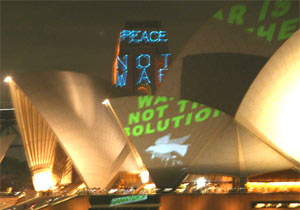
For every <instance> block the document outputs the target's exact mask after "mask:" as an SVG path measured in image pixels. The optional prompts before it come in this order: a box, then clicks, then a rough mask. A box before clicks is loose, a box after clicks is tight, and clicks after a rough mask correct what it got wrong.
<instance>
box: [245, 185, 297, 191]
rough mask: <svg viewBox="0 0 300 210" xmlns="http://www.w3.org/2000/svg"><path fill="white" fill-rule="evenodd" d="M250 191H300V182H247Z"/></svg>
mask: <svg viewBox="0 0 300 210" xmlns="http://www.w3.org/2000/svg"><path fill="white" fill-rule="evenodd" d="M246 188H247V191H248V192H263V193H269V192H300V182H247V184H246Z"/></svg>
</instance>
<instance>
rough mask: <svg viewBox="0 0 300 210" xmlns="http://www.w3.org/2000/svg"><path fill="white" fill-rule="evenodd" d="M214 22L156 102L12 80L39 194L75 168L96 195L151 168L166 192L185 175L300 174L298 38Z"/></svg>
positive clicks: (95, 83) (59, 77) (87, 84)
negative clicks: (279, 38)
mask: <svg viewBox="0 0 300 210" xmlns="http://www.w3.org/2000/svg"><path fill="white" fill-rule="evenodd" d="M216 17H217V19H218V18H220V17H221V16H220V15H219V16H216ZM217 19H216V18H214V19H211V20H210V21H209V22H208V23H207V24H204V25H203V26H202V27H201V28H200V29H199V30H198V31H197V32H196V33H195V34H194V36H193V37H192V38H191V40H189V41H188V43H187V44H186V45H185V47H184V49H183V50H182V51H181V53H180V54H179V55H177V57H176V58H175V59H174V60H173V62H172V64H171V65H170V71H169V73H168V75H167V76H166V78H165V80H164V81H163V83H162V85H161V86H160V87H159V89H158V91H157V92H156V93H154V95H152V96H130V95H129V94H128V93H126V91H123V90H121V89H118V88H113V87H112V85H111V84H109V83H108V82H106V81H104V80H99V79H96V78H95V77H93V76H91V75H86V74H82V73H75V72H67V71H63V72H58V71H56V72H42V73H40V72H39V73H28V74H23V75H19V76H18V75H15V76H14V77H13V81H12V82H10V90H11V96H12V99H13V104H14V107H15V112H16V118H17V121H18V125H19V129H20V131H21V135H22V139H23V143H24V145H25V150H26V156H27V160H28V164H29V167H30V169H31V171H32V176H33V183H34V184H35V187H36V189H37V190H43V189H47V188H49V186H45V187H44V188H40V189H39V188H38V187H37V186H38V185H39V184H38V183H39V182H41V180H43V178H45V177H46V178H48V179H50V180H52V185H55V184H58V183H60V184H63V183H70V182H71V181H70V180H71V178H70V177H71V174H72V170H73V169H74V170H75V171H76V173H77V174H78V175H79V177H80V178H81V180H82V181H83V182H84V183H85V184H86V186H87V187H101V188H106V187H107V186H108V185H109V183H110V182H111V181H112V180H113V178H114V177H115V176H116V175H117V174H118V173H119V172H121V171H126V172H141V171H143V170H146V169H147V170H148V171H149V173H150V176H151V178H152V180H153V182H154V183H155V184H156V186H157V187H162V188H164V187H173V188H175V187H176V186H178V185H179V184H180V182H181V181H182V180H183V179H184V178H185V176H186V175H187V174H219V175H226V176H234V177H240V178H241V179H246V178H247V177H249V176H251V175H256V174H263V173H268V172H274V171H280V170H286V169H293V170H295V171H298V172H299V169H300V165H299V162H300V153H299V147H300V142H299V139H300V135H299V131H298V127H299V126H298V123H297V121H298V119H299V118H300V111H299V108H298V107H299V106H300V100H299V95H300V54H299V43H300V31H299V30H298V31H297V32H295V33H294V34H293V35H292V36H291V37H290V38H289V39H288V40H286V41H285V42H284V43H283V45H282V46H280V44H279V43H277V44H276V43H275V44H274V43H273V44H272V43H268V42H266V41H264V40H261V39H257V37H253V35H252V34H247V33H245V32H244V31H242V29H241V28H237V27H235V26H233V25H226V24H224V23H223V22H220V21H219V20H217ZM105 99H109V102H107V103H106V104H102V102H103V101H104V100H105ZM42 176H43V178H40V177H42Z"/></svg>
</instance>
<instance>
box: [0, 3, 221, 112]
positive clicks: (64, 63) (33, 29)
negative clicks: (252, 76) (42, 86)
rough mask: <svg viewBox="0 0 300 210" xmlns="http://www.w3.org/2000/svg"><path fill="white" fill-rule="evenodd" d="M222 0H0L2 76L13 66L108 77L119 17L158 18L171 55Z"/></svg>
mask: <svg viewBox="0 0 300 210" xmlns="http://www.w3.org/2000/svg"><path fill="white" fill-rule="evenodd" d="M225 5H226V2H225V1H220V2H218V1H211V2H208V1H201V2H146V1H145V2H125V1H120V2H116V1H114V2H100V1H91V2H85V1H66V2H59V1H55V2H48V1H39V2H38V1H35V2H8V1H1V107H7V106H9V104H7V102H8V101H9V99H8V98H9V96H8V94H7V88H6V87H4V86H5V84H3V82H2V80H3V77H5V76H6V75H8V74H10V75H12V76H13V75H14V74H16V73H19V72H29V71H46V70H71V71H79V72H85V73H92V74H96V75H99V76H100V77H102V78H104V79H106V80H109V81H110V80H111V67H112V62H113V56H114V53H115V47H116V39H117V37H118V34H119V31H120V29H121V28H122V27H123V26H124V23H125V21H143V20H161V21H162V24H163V27H164V28H165V29H166V30H167V34H168V38H169V43H168V44H169V50H170V52H171V53H172V54H173V55H174V54H175V55H176V53H178V51H179V50H180V49H181V48H182V47H183V45H184V43H185V42H186V41H187V40H188V39H189V37H190V36H191V35H192V33H193V32H194V31H195V30H196V29H197V28H199V27H200V26H201V24H203V23H204V22H205V21H206V20H208V19H209V18H210V17H212V15H213V14H214V13H215V12H216V11H217V10H218V9H219V8H222V7H224V6H225Z"/></svg>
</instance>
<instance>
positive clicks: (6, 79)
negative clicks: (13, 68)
mask: <svg viewBox="0 0 300 210" xmlns="http://www.w3.org/2000/svg"><path fill="white" fill-rule="evenodd" d="M3 81H4V82H6V83H10V82H11V81H12V78H11V76H7V77H5V79H4V80H3Z"/></svg>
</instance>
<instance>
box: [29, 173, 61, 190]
mask: <svg viewBox="0 0 300 210" xmlns="http://www.w3.org/2000/svg"><path fill="white" fill-rule="evenodd" d="M32 180H33V186H34V189H35V190H36V191H47V190H49V189H50V188H52V187H54V186H55V182H54V178H53V176H52V173H51V171H50V170H49V171H42V172H38V173H35V174H33V177H32Z"/></svg>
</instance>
